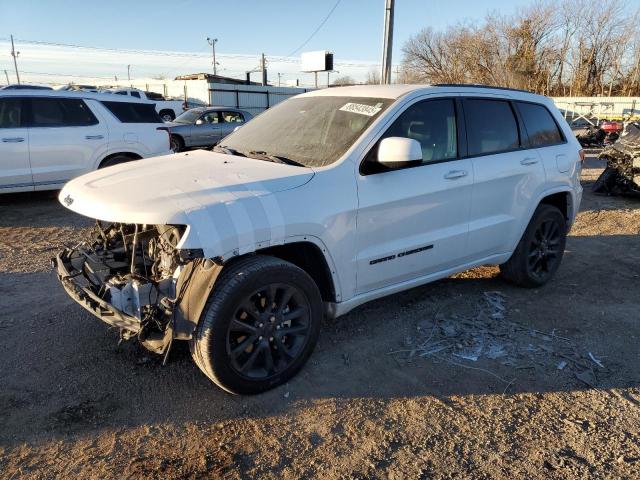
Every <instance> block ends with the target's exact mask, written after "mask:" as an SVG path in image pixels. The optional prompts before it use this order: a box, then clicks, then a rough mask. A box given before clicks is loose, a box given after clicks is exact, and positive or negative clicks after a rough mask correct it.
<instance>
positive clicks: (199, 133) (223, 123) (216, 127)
mask: <svg viewBox="0 0 640 480" xmlns="http://www.w3.org/2000/svg"><path fill="white" fill-rule="evenodd" d="M252 118H253V116H252V115H251V114H250V113H249V112H245V111H244V110H238V109H235V108H226V107H201V108H192V109H191V110H187V111H186V112H184V113H183V114H182V115H180V116H178V117H177V118H176V119H175V120H174V121H173V122H171V123H168V124H167V125H168V127H169V129H170V130H171V149H172V150H173V151H174V152H179V151H181V150H184V149H186V148H193V147H213V146H214V145H216V144H217V143H218V142H219V141H220V140H222V139H223V138H224V137H226V136H227V135H229V134H230V133H231V132H233V131H234V130H235V129H236V128H237V127H239V126H241V125H243V124H244V123H246V122H248V121H249V120H251V119H252Z"/></svg>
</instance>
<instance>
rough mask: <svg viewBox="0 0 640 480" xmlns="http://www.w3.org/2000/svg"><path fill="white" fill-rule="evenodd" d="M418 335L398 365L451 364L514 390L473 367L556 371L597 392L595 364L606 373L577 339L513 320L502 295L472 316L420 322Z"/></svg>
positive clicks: (484, 300) (486, 297) (490, 296)
mask: <svg viewBox="0 0 640 480" xmlns="http://www.w3.org/2000/svg"><path fill="white" fill-rule="evenodd" d="M417 331H418V335H417V336H414V337H411V336H409V337H407V338H406V339H405V346H404V347H403V348H402V349H400V350H395V351H392V352H390V353H391V354H393V355H396V359H398V360H401V361H402V360H404V361H405V362H410V361H413V360H414V359H415V358H417V357H422V358H432V359H435V360H439V361H446V362H448V363H453V364H456V365H459V366H461V367H465V368H473V369H475V370H482V371H485V372H487V373H490V374H492V375H493V376H495V377H497V378H499V379H500V380H502V381H504V382H505V383H509V384H511V383H512V382H513V380H511V381H509V380H506V379H502V378H501V377H499V376H498V375H496V374H494V373H493V372H491V371H488V370H486V369H482V368H478V367H471V365H473V364H474V363H476V362H478V361H480V360H482V359H486V360H489V361H493V362H498V363H499V364H500V365H503V366H507V367H512V368H513V369H515V370H525V369H554V370H558V371H562V372H567V373H568V374H569V375H570V376H572V377H575V378H578V379H579V380H580V381H582V382H583V383H586V384H587V385H589V386H592V387H595V386H596V384H597V379H596V374H595V372H594V371H593V368H592V367H593V366H594V364H595V365H597V367H599V368H600V369H605V367H604V365H603V363H602V362H601V360H599V359H598V358H596V357H595V356H594V355H593V354H592V353H591V352H585V353H584V354H583V353H580V349H579V348H578V346H577V345H576V344H575V343H574V342H573V341H572V340H571V339H569V338H566V337H562V336H560V335H558V334H556V331H555V329H554V330H552V331H551V332H543V331H540V330H536V329H535V328H531V327H529V326H527V325H522V324H520V323H516V322H513V321H511V320H508V319H507V307H506V297H505V295H504V294H503V293H501V292H498V291H492V292H484V293H483V295H482V297H481V299H480V301H479V302H478V305H477V307H476V308H475V310H474V312H472V313H471V314H465V315H462V314H455V313H452V314H450V315H443V314H442V312H441V311H438V312H437V313H436V314H435V316H434V317H433V319H432V320H426V321H422V322H420V323H419V324H418V326H417Z"/></svg>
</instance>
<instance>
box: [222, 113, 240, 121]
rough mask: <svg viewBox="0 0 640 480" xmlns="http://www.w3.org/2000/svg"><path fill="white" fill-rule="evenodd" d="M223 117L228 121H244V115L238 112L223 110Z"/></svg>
mask: <svg viewBox="0 0 640 480" xmlns="http://www.w3.org/2000/svg"><path fill="white" fill-rule="evenodd" d="M222 118H223V119H224V121H225V122H226V123H242V122H244V117H243V116H242V114H241V113H238V112H222Z"/></svg>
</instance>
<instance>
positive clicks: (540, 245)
mask: <svg viewBox="0 0 640 480" xmlns="http://www.w3.org/2000/svg"><path fill="white" fill-rule="evenodd" d="M566 242H567V222H566V220H565V218H564V215H563V214H562V212H561V211H560V210H559V209H558V208H556V207H554V206H553V205H546V204H542V205H538V208H536V211H535V212H534V214H533V217H532V218H531V221H530V222H529V225H528V226H527V229H526V230H525V231H524V234H523V235H522V238H521V239H520V242H519V243H518V246H517V247H516V249H515V251H514V252H513V255H511V258H510V259H509V260H508V261H507V262H506V263H503V264H502V265H500V273H501V274H502V276H503V277H504V278H505V279H506V280H508V281H510V282H512V283H515V284H516V285H519V286H521V287H530V288H531V287H540V286H542V285H544V284H545V283H547V282H548V281H549V280H551V277H553V275H554V274H555V273H556V270H558V267H559V266H560V262H561V261H562V255H563V254H564V248H565V245H566Z"/></svg>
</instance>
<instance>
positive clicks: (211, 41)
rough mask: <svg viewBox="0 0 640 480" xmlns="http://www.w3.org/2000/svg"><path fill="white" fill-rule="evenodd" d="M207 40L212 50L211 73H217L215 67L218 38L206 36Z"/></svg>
mask: <svg viewBox="0 0 640 480" xmlns="http://www.w3.org/2000/svg"><path fill="white" fill-rule="evenodd" d="M207 42H209V45H211V49H212V52H213V74H214V75H217V74H218V70H217V69H216V43H218V39H217V38H209V37H207Z"/></svg>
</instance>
